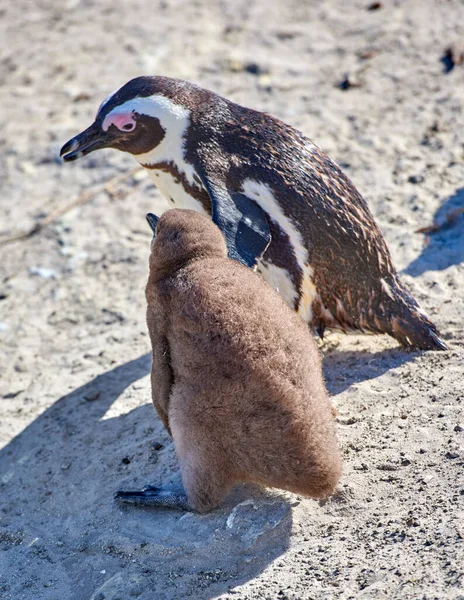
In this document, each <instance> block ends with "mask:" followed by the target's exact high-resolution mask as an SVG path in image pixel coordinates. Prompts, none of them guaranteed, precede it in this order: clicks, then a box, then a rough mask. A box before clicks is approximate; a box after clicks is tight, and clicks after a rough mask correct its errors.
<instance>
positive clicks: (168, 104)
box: [60, 77, 190, 162]
mask: <svg viewBox="0 0 464 600" xmlns="http://www.w3.org/2000/svg"><path fill="white" fill-rule="evenodd" d="M183 85H184V86H185V83H184V82H179V81H178V80H174V79H168V78H165V77H136V78H135V79H132V80H131V81H129V82H128V83H126V84H125V85H124V86H123V87H122V88H120V89H119V90H117V91H116V92H114V93H113V94H111V95H110V96H108V98H106V100H104V101H103V103H102V104H101V105H100V108H99V109H98V111H97V116H96V118H95V122H94V123H92V125H91V126H90V127H88V128H87V129H86V130H85V131H83V132H82V133H80V134H79V135H77V136H76V137H74V138H72V139H71V140H69V142H67V143H66V144H65V145H64V146H63V147H62V148H61V152H60V156H62V157H63V160H64V161H66V162H70V161H73V160H76V159H78V158H80V157H81V156H85V155H86V154H89V153H90V152H93V151H94V150H99V149H101V148H116V149H117V150H122V151H124V152H129V153H130V154H134V155H135V156H136V158H140V157H142V156H143V157H144V159H145V160H146V161H148V162H149V156H148V157H147V156H146V155H147V154H148V155H149V154H150V153H151V152H152V151H153V150H155V149H156V148H158V147H160V146H161V145H162V144H163V142H164V143H165V144H166V143H168V142H169V138H170V137H178V136H179V134H183V132H184V131H185V129H186V127H187V126H188V124H189V116H190V111H189V110H188V109H187V108H186V107H185V106H183V105H182V104H176V103H175V101H173V99H175V98H176V97H177V93H176V92H177V91H180V90H181V88H182V86H183Z"/></svg>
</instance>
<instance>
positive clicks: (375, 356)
mask: <svg viewBox="0 0 464 600" xmlns="http://www.w3.org/2000/svg"><path fill="white" fill-rule="evenodd" d="M421 354H422V352H420V351H416V352H408V351H406V350H405V349H404V348H401V347H398V348H390V349H388V350H382V351H380V352H368V351H354V350H332V351H330V352H327V353H326V354H325V355H324V362H323V370H324V377H325V380H326V385H327V389H328V390H329V393H330V395H331V396H336V395H337V394H341V393H342V392H344V391H345V390H346V389H348V388H349V387H350V386H352V385H354V384H356V383H360V382H361V381H365V380H368V379H376V378H377V377H380V376H381V375H383V374H384V373H386V372H387V371H389V370H390V369H394V368H396V367H399V366H400V365H402V364H404V363H406V362H409V361H410V360H414V359H415V358H417V357H418V356H420V355H421Z"/></svg>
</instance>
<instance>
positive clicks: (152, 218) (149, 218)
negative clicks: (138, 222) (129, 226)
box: [147, 213, 159, 235]
mask: <svg viewBox="0 0 464 600" xmlns="http://www.w3.org/2000/svg"><path fill="white" fill-rule="evenodd" d="M147 221H148V224H149V225H150V228H151V230H152V231H153V235H156V225H157V224H158V221H159V217H157V216H155V215H153V214H152V213H148V215H147Z"/></svg>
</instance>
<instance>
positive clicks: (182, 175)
mask: <svg viewBox="0 0 464 600" xmlns="http://www.w3.org/2000/svg"><path fill="white" fill-rule="evenodd" d="M145 167H146V168H147V170H148V173H149V175H150V177H151V179H152V180H153V182H154V183H155V185H156V187H157V188H158V189H159V191H160V192H161V194H162V195H163V196H164V197H165V198H166V200H167V201H168V202H169V204H170V206H171V208H189V209H191V210H196V211H197V212H199V213H202V214H204V215H211V201H210V199H209V196H208V193H207V192H206V190H205V189H204V187H203V186H202V184H201V181H200V178H199V177H197V176H195V178H194V181H193V183H190V181H189V179H188V176H187V173H186V172H185V171H184V170H182V168H181V167H179V165H178V164H177V163H175V162H174V161H163V162H158V163H154V165H152V166H150V167H147V166H146V165H145Z"/></svg>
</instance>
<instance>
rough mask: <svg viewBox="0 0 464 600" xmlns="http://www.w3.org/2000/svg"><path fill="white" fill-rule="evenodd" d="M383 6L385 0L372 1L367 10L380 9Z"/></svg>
mask: <svg viewBox="0 0 464 600" xmlns="http://www.w3.org/2000/svg"><path fill="white" fill-rule="evenodd" d="M381 8H383V2H372V3H371V4H369V6H368V7H367V10H371V11H373V10H379V9H381Z"/></svg>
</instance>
